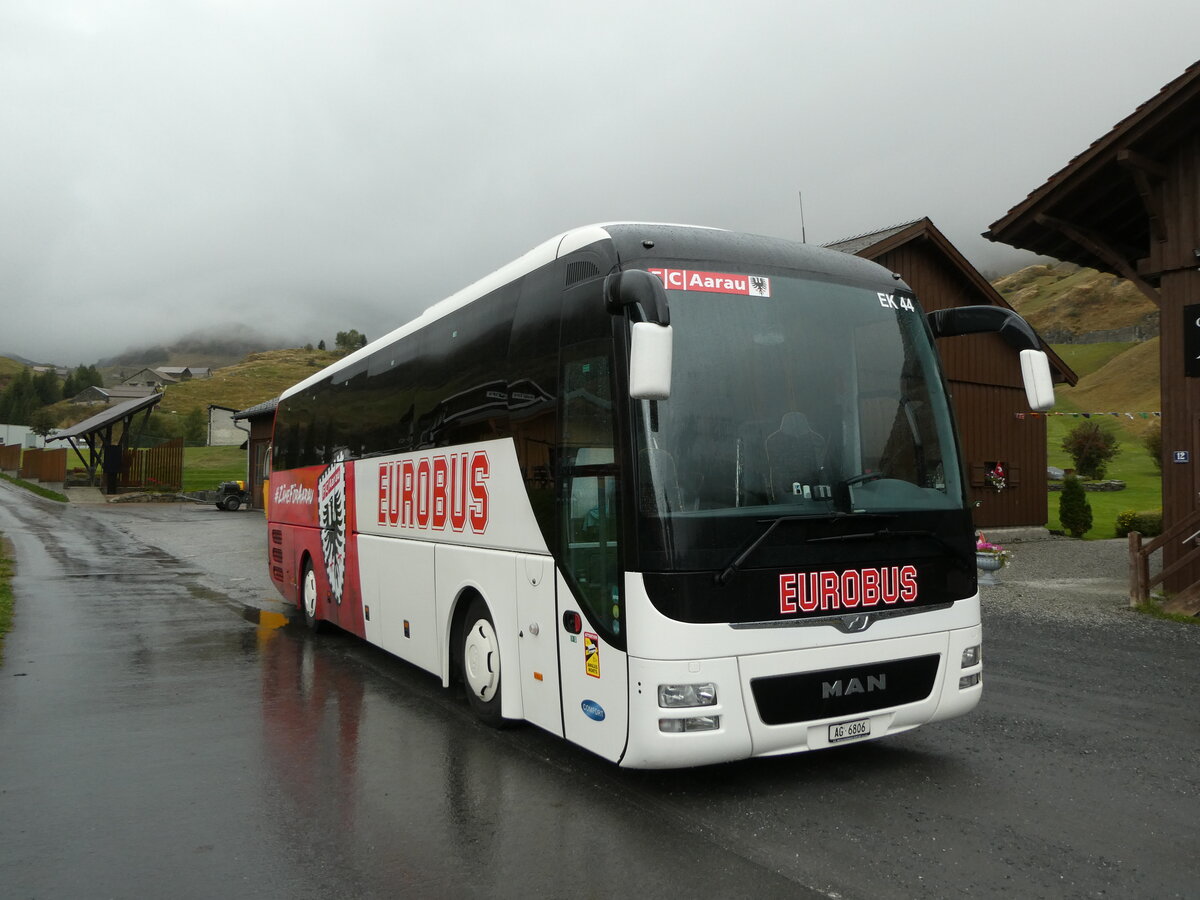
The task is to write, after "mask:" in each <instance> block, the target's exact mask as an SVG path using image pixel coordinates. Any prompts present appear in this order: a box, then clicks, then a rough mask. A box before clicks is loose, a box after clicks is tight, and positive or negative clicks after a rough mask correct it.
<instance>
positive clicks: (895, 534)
mask: <svg viewBox="0 0 1200 900" xmlns="http://www.w3.org/2000/svg"><path fill="white" fill-rule="evenodd" d="M908 537H927V538H933V539H934V541H936V542H937V543H938V544H939V545H940V546H942V547H944V548H945V549H947V550H949V551H950V552H951V553H953V554H954V556H955V557H956V558H957V559H958V560H960V561H962V562H967V563H970V564H971V567H972V568H974V565H975V563H974V553H973V552H972V553H966V552H963V551H962V550H961V549H959V548H958V547H955V546H954V545H953V544H951V543H950V542H949V541H948V540H946V539H945V538H944V537H942V536H941V535H940V534H938V533H937V532H936V531H929V530H928V529H918V530H912V531H892V530H891V529H890V528H881V529H879V530H878V531H863V532H856V533H854V534H831V535H827V536H826V537H818V538H809V539H808V540H807V541H805V543H806V544H822V543H826V542H830V541H866V540H889V539H890V538H908Z"/></svg>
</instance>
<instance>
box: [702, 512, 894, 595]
mask: <svg viewBox="0 0 1200 900" xmlns="http://www.w3.org/2000/svg"><path fill="white" fill-rule="evenodd" d="M867 518H870V519H894V518H896V515H895V513H869V512H861V513H847V512H832V513H822V514H819V515H815V516H780V517H779V518H777V519H772V520H771V524H770V525H768V526H767V528H766V530H765V531H764V532H763V533H762V534H760V535H759V536H758V537H756V538H755V539H754V540H753V541H751V542H750V546H748V547H747V548H746V549H745V550H743V551H742V552H741V553H739V554H738V555H737V556H735V557H734V558H733V560H732V561H731V562H730V563H729V565H727V566H726V567H725V569H724V571H722V572H719V573H718V574H717V577H716V579H715V581H716V583H717V584H718V585H720V586H722V587H723V586H725V585H726V584H728V583H729V580H730V579H731V578H733V576H734V575H735V574H736V573H737V571H738V569H739V568H740V567H741V565H742V563H744V562H745V561H746V560H747V559H748V558H749V557H750V554H751V553H753V552H754V551H755V550H757V549H758V548H759V547H760V546H762V542H763V541H765V540H766V539H767V538H768V537H770V536H771V532H772V531H774V530H775V529H776V528H778V527H779V524H780V523H781V522H840V521H842V520H843V519H855V520H857V519H867ZM759 521H760V522H762V521H765V520H763V519H760V520H759ZM885 530H886V529H885ZM870 536H871V535H870V534H863V535H861V536H860V537H870ZM851 539H852V540H857V539H859V538H858V537H854V538H851ZM828 540H838V537H837V536H834V537H829V538H809V539H808V540H806V541H805V543H812V542H813V541H828Z"/></svg>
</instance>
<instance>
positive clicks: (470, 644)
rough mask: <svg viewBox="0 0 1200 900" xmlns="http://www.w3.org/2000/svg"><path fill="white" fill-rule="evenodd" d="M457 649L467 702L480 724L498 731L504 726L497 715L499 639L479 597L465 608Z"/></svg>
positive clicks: (498, 702)
mask: <svg viewBox="0 0 1200 900" xmlns="http://www.w3.org/2000/svg"><path fill="white" fill-rule="evenodd" d="M459 649H460V650H461V651H462V652H461V654H460V660H461V665H462V676H463V684H464V686H465V687H466V690H467V702H468V703H470V704H471V709H473V710H474V711H475V715H476V716H478V717H479V719H480V720H481V721H482V722H483V723H484V724H486V725H490V726H491V727H493V728H499V727H500V726H501V725H503V724H504V720H503V718H502V717H501V715H500V639H499V638H498V637H497V636H496V628H495V626H494V625H493V624H492V617H491V614H490V613H489V612H488V608H487V604H486V603H484V602H483V600H482V599H481V598H479V597H473V598H472V599H471V602H470V605H468V606H467V614H466V617H465V618H464V619H463V630H462V642H461V643H460V644H459Z"/></svg>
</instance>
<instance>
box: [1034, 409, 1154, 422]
mask: <svg viewBox="0 0 1200 900" xmlns="http://www.w3.org/2000/svg"><path fill="white" fill-rule="evenodd" d="M1013 415H1014V417H1016V418H1018V419H1024V418H1025V417H1026V416H1028V417H1029V418H1031V419H1040V418H1041V417H1042V416H1045V417H1046V418H1047V419H1048V418H1050V417H1051V416H1070V417H1071V418H1072V419H1078V418H1080V417H1081V416H1082V417H1083V418H1085V419H1090V418H1092V416H1096V417H1100V416H1112V417H1113V418H1114V419H1119V418H1121V417H1122V416H1124V417H1125V418H1126V419H1129V420H1130V421H1133V420H1135V419H1138V418H1142V419H1151V418H1154V419H1161V418H1162V413H1161V412H1157V411H1156V412H1045V413H1039V412H1031V413H1020V412H1019V413H1013Z"/></svg>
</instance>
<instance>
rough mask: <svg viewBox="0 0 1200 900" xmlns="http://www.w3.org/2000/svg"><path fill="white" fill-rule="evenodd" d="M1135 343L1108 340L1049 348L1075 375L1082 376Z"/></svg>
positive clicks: (1101, 366)
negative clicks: (1099, 342) (1098, 342)
mask: <svg viewBox="0 0 1200 900" xmlns="http://www.w3.org/2000/svg"><path fill="white" fill-rule="evenodd" d="M1136 344H1137V342H1136V341H1128V342H1125V341H1108V342H1106V343H1101V344H1052V345H1051V349H1053V350H1054V352H1055V353H1057V354H1058V355H1059V358H1060V359H1062V361H1063V362H1065V363H1066V364H1067V365H1068V366H1070V367H1071V368H1072V369H1073V370H1074V372H1075V374H1076V375H1078V376H1079V377H1080V378H1084V377H1086V376H1088V375H1091V374H1092V373H1093V372H1095V371H1097V370H1098V369H1101V368H1103V366H1104V365H1105V363H1107V362H1109V361H1110V360H1112V359H1114V358H1115V357H1117V356H1120V355H1121V354H1122V353H1124V352H1125V351H1126V350H1128V349H1129V348H1131V347H1133V346H1135V345H1136Z"/></svg>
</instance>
